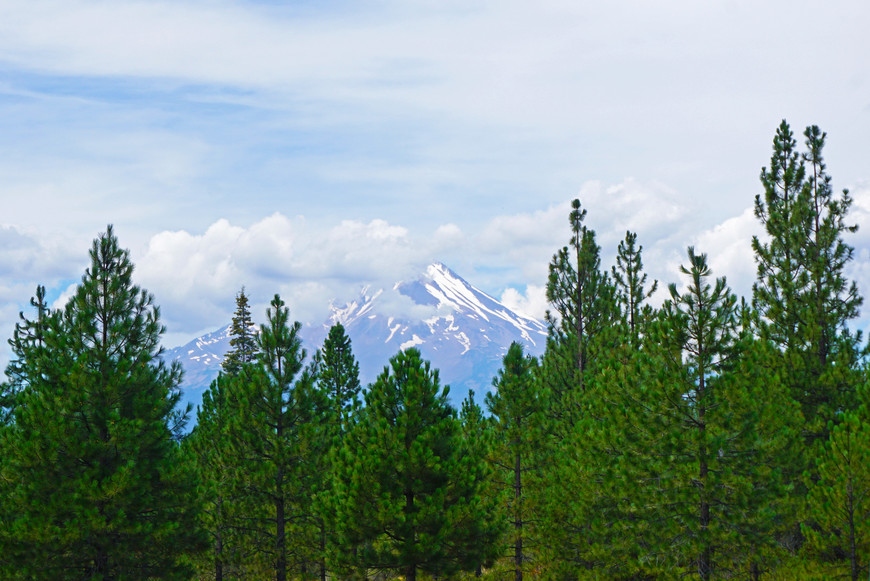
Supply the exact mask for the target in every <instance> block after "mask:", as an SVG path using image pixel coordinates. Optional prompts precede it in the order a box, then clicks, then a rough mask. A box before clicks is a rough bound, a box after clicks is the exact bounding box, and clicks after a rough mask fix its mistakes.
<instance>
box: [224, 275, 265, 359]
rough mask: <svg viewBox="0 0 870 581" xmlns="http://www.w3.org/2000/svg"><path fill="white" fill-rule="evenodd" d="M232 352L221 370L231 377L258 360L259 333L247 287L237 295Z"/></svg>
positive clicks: (230, 351) (231, 332) (231, 340)
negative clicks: (249, 301) (249, 304)
mask: <svg viewBox="0 0 870 581" xmlns="http://www.w3.org/2000/svg"><path fill="white" fill-rule="evenodd" d="M230 336H231V337H232V338H231V339H230V350H229V351H228V352H227V354H226V357H225V358H224V361H223V363H222V364H221V368H222V369H223V372H224V373H226V374H229V375H238V373H239V371H241V369H242V366H243V365H245V364H246V363H251V362H252V361H254V360H255V359H256V358H257V354H258V353H259V348H258V347H257V332H256V327H255V326H254V321H253V320H252V319H251V309H250V307H249V306H248V296H247V295H246V294H245V287H242V290H240V291H239V294H237V295H236V312H235V314H234V315H233V321H232V325H231V326H230Z"/></svg>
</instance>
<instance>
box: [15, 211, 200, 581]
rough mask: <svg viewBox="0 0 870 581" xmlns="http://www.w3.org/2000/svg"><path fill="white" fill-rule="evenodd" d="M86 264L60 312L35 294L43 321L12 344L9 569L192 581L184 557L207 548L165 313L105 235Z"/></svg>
mask: <svg viewBox="0 0 870 581" xmlns="http://www.w3.org/2000/svg"><path fill="white" fill-rule="evenodd" d="M90 257H91V266H90V267H89V268H88V269H87V270H86V271H85V274H84V276H83V277H82V281H81V284H79V286H78V288H77V289H76V292H75V294H74V295H73V297H72V298H71V299H70V301H69V302H68V303H67V305H66V307H65V308H64V309H63V311H62V312H61V311H57V312H51V313H49V312H48V311H47V309H46V308H45V307H44V292H38V293H37V299H36V301H35V306H36V307H37V310H38V315H37V319H36V320H35V321H33V322H29V321H25V322H24V324H22V325H21V326H20V327H19V328H18V330H17V331H16V335H15V338H13V348H14V350H15V351H16V354H15V355H16V357H15V360H14V362H13V364H12V365H11V366H10V370H11V376H10V377H11V379H12V381H13V382H15V383H16V385H18V386H19V387H20V391H19V392H18V398H19V401H18V405H16V407H15V416H14V425H13V426H12V427H11V428H10V429H7V430H4V431H3V433H2V442H0V447H2V451H3V468H2V469H3V475H4V476H3V478H4V480H5V481H7V482H11V483H12V485H11V486H10V489H9V491H8V494H9V498H8V499H7V500H9V502H10V504H14V505H15V506H16V514H15V515H14V519H13V520H12V522H11V523H10V529H9V535H10V536H11V537H12V538H14V539H16V543H15V546H14V547H13V551H12V552H13V555H12V558H11V559H10V560H11V561H12V563H13V564H14V567H15V569H16V573H17V575H20V576H22V577H25V578H51V579H94V580H96V579H103V580H107V579H119V578H140V579H144V578H162V579H176V578H178V579H187V578H189V575H190V571H189V570H188V568H187V566H185V565H184V564H183V560H182V555H184V554H195V553H196V552H197V551H199V550H201V548H202V542H203V538H202V536H201V533H200V530H199V528H198V526H197V524H196V514H197V511H198V507H197V505H196V502H195V495H194V487H195V481H194V475H193V474H192V473H191V472H190V470H189V469H188V468H187V465H186V464H184V463H183V462H180V455H179V449H178V445H177V441H176V438H178V437H179V435H180V430H181V428H182V427H183V421H184V419H185V417H186V414H184V413H178V412H176V411H175V406H176V404H177V402H178V400H179V397H180V392H179V390H178V384H179V382H180V380H181V369H180V367H179V366H178V364H177V363H174V364H172V365H167V364H165V363H164V362H163V361H161V359H160V352H161V349H160V347H159V340H160V335H161V333H163V326H162V325H161V324H160V320H159V311H158V309H157V307H156V306H155V305H154V304H153V297H152V296H151V295H150V294H148V293H147V292H145V291H143V290H141V289H140V288H139V287H137V286H135V285H134V284H133V282H132V274H133V264H132V263H131V262H130V259H129V253H128V251H126V250H122V249H121V248H120V247H119V246H118V241H117V239H116V237H115V235H114V231H113V229H112V227H111V226H109V228H108V230H107V231H106V233H105V234H102V235H101V236H100V237H99V238H98V239H97V240H95V241H94V244H93V247H92V249H91V251H90ZM31 330H32V331H33V333H32V334H30V331H31Z"/></svg>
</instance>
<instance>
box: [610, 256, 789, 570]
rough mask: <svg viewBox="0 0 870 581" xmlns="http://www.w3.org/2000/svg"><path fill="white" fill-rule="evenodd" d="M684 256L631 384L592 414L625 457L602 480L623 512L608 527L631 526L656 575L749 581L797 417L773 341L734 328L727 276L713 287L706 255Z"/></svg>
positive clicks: (776, 513)
mask: <svg viewBox="0 0 870 581" xmlns="http://www.w3.org/2000/svg"><path fill="white" fill-rule="evenodd" d="M688 258H689V265H688V267H685V266H684V267H682V268H681V270H682V272H683V273H684V274H686V275H688V276H689V277H690V282H689V284H688V287H687V289H686V290H685V292H682V293H681V292H679V291H678V290H677V287H676V285H673V284H672V285H670V293H671V300H670V301H668V302H667V303H665V306H664V308H663V311H662V314H661V315H660V318H659V320H658V321H657V322H656V323H655V324H654V325H653V326H652V327H651V330H650V338H649V342H648V343H647V345H648V350H647V351H646V352H644V353H643V354H642V356H641V357H640V358H638V359H636V360H635V361H637V362H638V363H639V364H640V367H638V368H635V370H633V371H630V373H631V374H632V375H633V377H634V379H633V380H632V381H628V382H625V383H624V384H623V385H624V387H625V390H624V391H623V392H622V393H621V394H616V395H618V396H619V397H617V398H615V401H614V403H613V405H612V406H610V411H609V413H607V414H606V415H605V416H604V417H603V419H602V421H603V422H604V423H605V424H606V425H609V426H611V427H610V428H608V440H609V441H610V442H611V443H612V445H613V446H614V447H615V446H624V448H625V450H624V452H626V453H624V454H620V455H615V456H614V471H613V473H612V474H611V475H609V478H608V479H607V482H608V483H616V485H617V486H616V490H615V491H614V492H615V494H616V496H618V497H621V498H623V499H624V501H625V502H626V506H629V507H631V514H630V516H631V518H630V519H626V518H625V515H624V514H622V515H619V516H620V517H621V520H620V522H619V523H618V528H617V532H616V534H617V536H626V535H631V534H632V533H631V531H632V530H633V531H634V533H635V534H634V536H633V537H631V536H630V537H629V538H636V539H638V543H637V544H636V547H637V548H639V549H640V551H641V552H640V554H639V555H638V561H639V562H642V563H646V567H648V568H649V572H653V573H655V574H658V575H667V576H677V575H683V574H691V575H697V576H698V577H699V578H701V579H711V578H713V577H715V576H723V575H734V574H737V572H738V571H739V570H741V569H743V570H745V571H748V572H749V574H750V577H753V578H757V577H758V575H760V571H761V568H760V567H759V559H761V558H762V557H763V556H764V555H766V551H768V550H769V549H770V547H771V546H772V545H773V541H774V539H773V536H772V534H771V531H772V528H773V526H774V525H775V523H776V521H777V520H778V519H779V518H780V516H781V514H782V510H783V509H782V499H783V498H784V497H785V496H786V492H785V489H784V487H785V486H787V485H788V481H787V480H784V479H783V478H782V476H781V473H782V467H783V466H784V465H785V464H786V463H787V462H789V461H790V460H791V459H793V458H794V456H793V455H792V454H793V450H794V436H795V434H796V428H797V426H798V425H799V423H800V415H799V412H798V410H797V408H796V406H795V405H794V404H793V403H792V402H791V400H790V398H789V397H788V394H787V391H786V390H785V389H784V387H783V386H782V384H781V383H780V382H779V379H778V377H777V375H776V373H775V372H773V371H772V369H775V357H774V355H773V353H774V352H773V348H772V347H771V346H770V345H769V344H768V343H767V342H765V341H756V340H754V339H753V338H752V337H750V336H748V335H745V334H743V333H742V332H741V328H740V326H739V319H738V317H737V315H738V314H739V312H738V310H737V308H736V306H737V305H736V298H735V297H734V295H733V294H731V292H730V291H729V290H728V288H727V286H726V283H725V279H724V278H719V279H717V280H716V282H715V284H714V285H712V286H711V284H710V283H709V282H708V279H709V277H710V276H711V274H712V273H711V271H710V269H709V267H708V266H707V263H706V256H705V255H703V254H700V255H699V254H695V252H694V250H693V249H692V248H689V252H688ZM620 483H621V484H620ZM620 486H621V489H620ZM638 533H640V534H638ZM628 549H629V550H634V548H632V547H629V548H628ZM617 552H618V553H619V552H620V551H617Z"/></svg>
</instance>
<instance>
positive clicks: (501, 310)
mask: <svg viewBox="0 0 870 581" xmlns="http://www.w3.org/2000/svg"><path fill="white" fill-rule="evenodd" d="M397 295H401V296H397ZM339 304H341V303H336V301H334V300H333V301H331V302H330V307H331V311H332V312H331V314H330V316H329V317H328V318H327V320H326V321H324V322H323V324H322V325H306V326H305V327H304V330H303V341H304V342H305V344H306V350H307V351H308V352H309V353H313V352H314V351H316V350H317V349H318V348H319V347H320V346H321V345H322V342H323V340H324V339H325V337H326V334H327V332H328V330H329V328H330V327H331V326H332V325H333V324H335V323H338V322H340V323H341V324H342V325H343V326H344V327H345V329H346V331H347V334H348V335H349V336H350V338H351V340H352V342H353V343H352V344H353V352H354V355H356V357H357V359H358V361H359V363H360V379H361V381H362V382H363V383H366V382H370V381H373V380H374V379H375V378H376V377H377V374H378V373H379V372H380V371H381V370H382V369H383V367H384V365H385V364H386V363H387V362H388V361H389V358H390V357H392V356H393V355H395V354H396V353H397V352H398V351H401V350H404V349H407V348H408V347H411V346H414V347H417V348H418V349H420V352H421V353H422V354H423V357H425V358H426V359H428V360H429V361H431V362H432V365H433V367H435V368H438V369H440V370H441V378H442V380H443V381H444V383H446V384H451V385H452V386H453V389H452V390H451V392H450V393H451V395H452V396H453V397H454V402H453V403H454V404H455V405H456V406H457V407H458V406H459V405H460V403H461V399H462V397H464V395H465V393H466V391H467V390H468V389H469V388H473V389H474V390H475V391H476V392H478V393H485V392H487V391H488V390H489V389H490V387H491V385H492V378H493V376H494V375H495V374H496V373H497V371H498V369H499V368H500V367H501V362H502V357H503V356H504V354H505V353H506V352H507V349H508V347H509V346H510V344H511V343H512V342H514V341H516V342H518V343H520V344H522V345H523V347H524V348H525V350H526V352H527V353H530V354H534V355H538V354H540V353H542V352H543V350H544V345H545V343H546V336H547V330H546V327H545V326H544V325H543V324H542V323H541V322H539V321H537V320H535V319H532V318H529V317H526V316H524V315H520V314H518V313H516V312H514V311H512V310H511V309H510V308H509V307H507V306H506V305H504V304H502V303H501V302H499V301H498V300H496V299H494V298H493V297H491V296H490V295H488V294H486V293H485V292H483V291H481V290H480V289H478V288H476V287H474V286H472V285H471V284H469V283H468V282H467V281H465V280H464V279H463V278H462V277H460V276H459V275H458V274H456V273H455V272H454V271H452V270H451V269H450V268H448V267H447V266H446V265H445V264H443V263H441V262H435V263H432V264H430V265H429V266H428V267H427V268H426V270H425V272H423V273H421V275H420V276H419V278H417V280H412V281H404V282H398V283H396V284H395V285H393V286H392V287H390V288H389V290H384V289H382V288H378V287H371V286H367V287H364V288H363V289H361V292H360V294H359V296H358V297H357V298H356V299H355V300H353V301H350V302H347V303H344V304H343V306H339ZM228 349H229V336H228V329H227V328H222V329H220V330H219V331H217V332H215V333H213V334H209V335H206V336H204V337H201V338H200V339H197V340H194V341H192V342H191V343H189V344H188V345H185V346H184V347H179V348H177V349H173V350H170V351H169V352H167V357H168V358H169V359H170V360H171V359H179V360H181V361H182V364H183V365H184V367H185V369H186V374H185V382H184V387H185V388H187V389H188V390H190V391H191V393H190V394H189V395H187V396H186V397H185V399H187V400H188V401H191V402H192V403H194V404H196V403H198V400H199V398H201V396H202V391H203V390H204V389H205V388H206V387H208V385H209V383H210V382H211V379H213V378H214V376H216V375H217V372H218V371H219V370H220V362H221V361H222V360H223V356H224V354H225V353H226V351H227V350H228Z"/></svg>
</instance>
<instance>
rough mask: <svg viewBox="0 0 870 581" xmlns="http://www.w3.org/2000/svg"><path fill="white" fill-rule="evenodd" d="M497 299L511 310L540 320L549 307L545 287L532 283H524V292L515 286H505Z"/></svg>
mask: <svg viewBox="0 0 870 581" xmlns="http://www.w3.org/2000/svg"><path fill="white" fill-rule="evenodd" d="M499 300H500V301H501V303H502V304H504V305H505V306H507V307H508V308H510V309H511V310H513V311H516V312H517V313H520V314H521V315H526V316H528V317H534V318H536V319H538V320H541V321H543V320H544V316H545V315H546V314H547V310H548V309H549V308H550V305H549V303H548V302H547V287H546V286H540V285H534V284H530V285H526V292H525V293H521V292H520V291H518V290H517V289H515V288H507V289H505V291H504V292H503V293H502V295H501V299H499Z"/></svg>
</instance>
